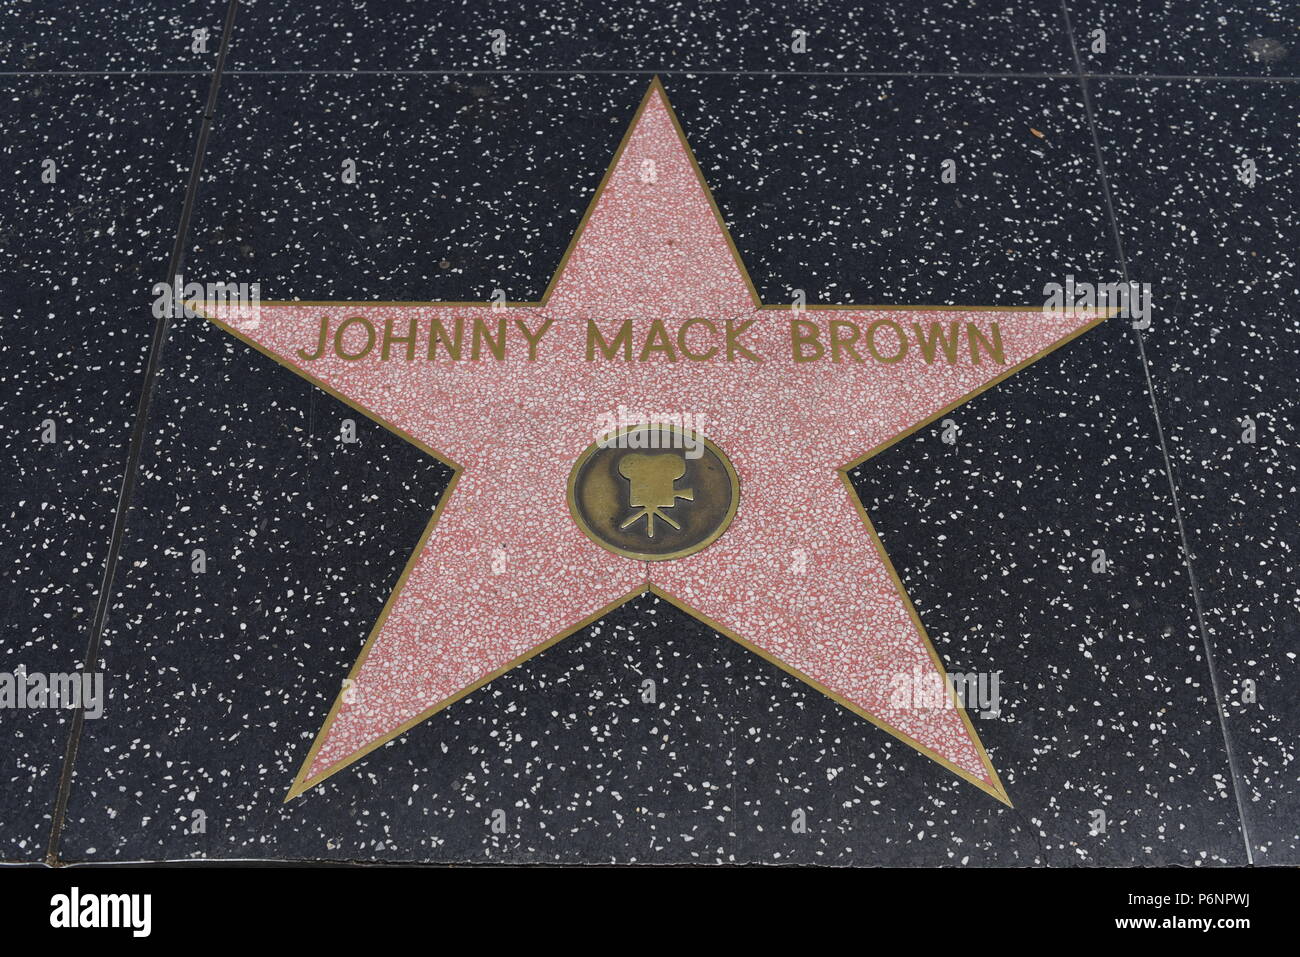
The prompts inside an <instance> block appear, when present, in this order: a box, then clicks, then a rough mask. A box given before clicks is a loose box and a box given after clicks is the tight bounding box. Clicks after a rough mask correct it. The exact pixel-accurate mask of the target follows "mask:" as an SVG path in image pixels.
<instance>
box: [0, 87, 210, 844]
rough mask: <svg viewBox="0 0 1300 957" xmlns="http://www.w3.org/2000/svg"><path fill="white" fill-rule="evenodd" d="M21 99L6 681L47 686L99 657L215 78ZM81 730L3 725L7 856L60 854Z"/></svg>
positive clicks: (11, 258)
mask: <svg viewBox="0 0 1300 957" xmlns="http://www.w3.org/2000/svg"><path fill="white" fill-rule="evenodd" d="M7 86H8V89H7V91H6V93H5V95H4V96H3V97H0V128H3V130H4V132H5V135H4V137H3V138H0V175H3V177H4V179H5V182H6V183H7V184H8V189H7V190H6V193H5V196H6V200H5V202H4V203H3V204H0V302H2V303H3V304H4V305H3V313H0V394H2V395H3V399H2V400H0V401H2V403H3V409H4V423H5V427H4V428H3V429H0V475H3V479H4V480H3V482H0V516H3V520H4V529H5V539H6V543H5V547H4V550H3V559H2V561H3V569H4V588H3V590H2V591H0V607H3V615H2V616H0V627H2V628H3V641H2V642H0V670H3V671H7V672H10V673H13V671H14V669H15V668H18V667H20V666H21V667H25V668H26V669H27V671H28V672H29V673H41V674H47V673H51V672H69V671H74V670H79V669H80V668H81V667H82V664H83V659H84V657H85V651H86V647H87V642H88V641H89V637H90V623H91V618H92V615H93V612H94V608H95V602H96V599H97V596H98V594H99V591H100V586H101V582H102V578H103V574H104V561H105V557H106V555H107V552H108V539H109V530H110V528H111V526H112V523H113V512H114V509H115V508H116V506H117V501H118V490H119V487H120V485H121V479H122V472H123V467H124V463H125V459H126V445H127V441H128V438H129V435H130V429H131V422H132V419H133V417H134V414H135V409H136V403H137V401H138V399H139V392H140V387H141V384H142V380H143V370H144V364H145V358H146V355H147V353H148V350H149V340H150V337H151V335H152V333H153V316H152V315H151V313H150V302H151V296H150V294H149V290H150V287H151V286H152V285H153V283H154V282H156V281H157V278H158V276H160V275H161V274H162V273H163V271H164V270H165V268H166V257H167V252H168V249H169V248H170V244H171V242H172V240H173V238H174V236H175V230H176V222H177V219H178V217H179V215H180V208H181V201H182V198H183V195H184V184H185V170H186V169H187V167H188V164H189V157H190V154H191V153H192V152H193V149H194V145H193V136H194V128H193V125H192V123H191V120H192V118H193V117H194V116H195V115H197V112H198V111H199V110H200V109H201V108H202V101H201V99H200V92H201V89H200V88H201V87H202V86H203V83H202V82H201V81H199V80H197V79H196V78H194V77H141V76H132V77H102V76H67V75H60V76H30V77H29V76H23V77H10V78H9V79H8V81H7ZM47 159H52V160H53V161H54V164H55V165H54V167H53V171H54V182H52V183H50V182H45V181H43V179H42V173H43V172H44V171H45V170H46V169H47V167H45V166H44V161H45V160H47ZM47 423H53V429H54V431H53V438H54V439H55V441H53V442H50V443H47V442H44V441H42V436H43V434H46V429H47V428H48V426H47ZM69 718H70V712H68V711H50V710H39V709H38V710H11V709H5V711H4V712H3V713H2V714H0V808H2V809H3V813H2V814H0V820H2V821H3V822H4V826H3V827H0V859H31V858H33V857H36V858H39V857H43V856H44V853H45V844H46V842H47V841H48V839H49V827H50V823H49V816H50V809H51V807H52V805H53V801H54V791H55V788H56V786H57V781H58V776H59V771H60V766H61V765H62V762H63V754H64V747H65V745H66V743H67V736H68V725H69ZM101 720H102V719H101Z"/></svg>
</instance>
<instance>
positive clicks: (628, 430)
mask: <svg viewBox="0 0 1300 957" xmlns="http://www.w3.org/2000/svg"><path fill="white" fill-rule="evenodd" d="M651 428H653V429H655V430H656V431H661V430H662V429H663V428H665V426H660V425H657V424H655V423H648V424H645V425H625V426H622V427H620V428H618V429H615V430H614V431H613V432H606V433H605V434H604V435H602V436H601V437H600V438H599V439H597V440H596V441H595V442H592V443H591V445H589V446H587V448H586V449H585V450H583V453H582V454H581V455H579V456H578V460H577V461H576V462H574V463H573V468H572V469H570V470H569V482H568V486H567V492H566V499H567V500H568V503H569V515H571V516H572V517H573V521H574V523H575V524H576V525H577V526H578V528H579V529H581V530H582V534H584V535H586V536H587V537H588V538H590V539H591V540H592V541H593V542H595V543H596V544H597V545H599V546H600V547H601V548H603V549H605V551H607V552H613V553H614V554H615V555H622V556H623V557H624V558H635V559H637V560H638V561H643V562H666V561H668V560H670V559H674V558H685V557H686V556H687V555H694V554H695V553H696V552H702V551H704V550H705V549H706V548H708V547H709V546H710V545H712V544H713V543H714V542H716V541H717V540H718V539H719V538H721V537H722V534H723V533H724V532H725V531H726V530H727V529H728V528H730V527H731V521H732V519H734V518H735V517H736V509H738V508H739V507H740V476H738V475H737V474H736V467H735V466H734V465H732V464H731V459H729V458H727V454H726V453H725V452H723V451H722V449H720V448H718V447H717V446H716V445H714V444H713V441H712V440H711V439H709V438H708V437H707V436H705V435H704V433H702V432H698V431H696V430H694V429H692V430H690V431H691V433H692V434H693V435H694V436H695V437H696V438H698V439H702V440H703V441H704V447H705V448H707V449H708V450H709V451H710V452H712V453H713V454H714V455H716V456H717V457H718V461H720V462H721V463H722V466H723V468H725V469H726V470H727V475H728V476H730V477H731V505H730V506H729V507H728V508H727V514H726V515H724V516H723V517H722V521H721V522H719V523H718V527H717V528H715V529H714V530H713V532H712V533H711V534H710V535H709V536H708V537H707V538H704V539H702V540H701V541H699V542H696V543H695V544H694V545H691V546H689V547H687V548H682V549H678V550H677V551H675V552H669V553H667V554H665V555H659V554H647V553H645V552H633V551H629V550H628V549H624V548H619V547H618V546H617V545H611V544H610V543H609V542H607V541H605V540H604V539H602V538H601V537H599V536H598V535H597V534H596V533H595V532H594V531H592V529H591V526H589V525H588V524H587V520H586V519H585V518H583V517H582V513H581V512H579V511H578V507H577V505H576V504H575V503H574V491H575V488H576V486H577V482H578V472H579V471H581V470H582V467H583V466H584V465H586V464H587V460H588V459H590V458H591V457H592V456H593V455H595V454H596V452H598V451H599V450H601V449H603V448H607V447H608V446H606V445H605V444H604V443H606V442H609V441H610V440H611V439H618V438H620V437H622V436H624V435H631V434H632V433H633V432H640V431H642V430H644V429H651ZM666 428H668V429H671V430H672V431H673V432H675V433H677V434H678V435H685V434H686V432H685V431H684V430H682V429H680V428H678V427H677V426H675V425H669V426H666Z"/></svg>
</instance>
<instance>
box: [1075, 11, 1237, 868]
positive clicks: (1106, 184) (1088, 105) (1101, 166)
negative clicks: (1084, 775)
mask: <svg viewBox="0 0 1300 957" xmlns="http://www.w3.org/2000/svg"><path fill="white" fill-rule="evenodd" d="M1061 15H1062V16H1063V17H1064V18H1065V33H1066V36H1067V37H1068V38H1069V41H1070V50H1071V52H1072V53H1073V54H1074V62H1075V64H1076V66H1078V79H1079V87H1080V89H1081V91H1082V93H1083V108H1084V112H1085V113H1086V114H1087V117H1088V129H1089V130H1090V131H1091V132H1092V146H1093V149H1094V151H1095V152H1096V158H1097V171H1098V173H1099V174H1100V176H1101V192H1102V198H1103V199H1104V200H1105V203H1106V215H1107V217H1108V218H1109V219H1110V229H1111V235H1112V237H1113V238H1114V240H1115V250H1116V252H1117V253H1118V255H1119V268H1120V274H1121V276H1122V277H1123V279H1124V282H1125V283H1127V282H1128V281H1129V278H1128V258H1127V256H1126V255H1125V253H1124V240H1123V237H1122V236H1121V235H1120V231H1119V217H1118V216H1116V215H1115V205H1114V202H1113V201H1112V199H1111V192H1110V180H1109V179H1108V178H1107V176H1106V162H1105V159H1104V157H1103V154H1102V150H1101V138H1100V137H1099V136H1098V134H1097V122H1096V117H1095V114H1094V112H1093V109H1092V97H1091V95H1090V94H1089V92H1088V80H1089V79H1090V78H1091V79H1096V77H1089V76H1087V75H1085V74H1084V72H1083V64H1082V61H1081V60H1080V58H1079V48H1078V46H1077V44H1076V43H1075V40H1074V28H1073V26H1072V25H1071V23H1070V11H1069V8H1068V7H1067V5H1066V0H1061ZM1131 331H1132V333H1133V338H1135V339H1136V340H1137V345H1138V357H1139V358H1140V359H1141V360H1142V371H1143V373H1144V375H1145V377H1146V386H1147V395H1148V396H1149V398H1150V399H1151V413H1152V415H1153V416H1154V417H1155V423H1156V438H1157V439H1158V440H1159V444H1160V453H1161V455H1163V456H1164V460H1165V475H1166V477H1167V478H1168V479H1169V494H1170V496H1171V498H1172V501H1173V506H1174V519H1175V520H1176V522H1177V524H1178V537H1179V540H1180V542H1181V544H1182V550H1183V564H1184V565H1185V566H1186V568H1187V581H1188V585H1189V586H1190V588H1191V591H1192V605H1193V608H1194V610H1195V612H1196V627H1197V628H1198V629H1200V632H1201V644H1202V647H1203V648H1204V649H1205V665H1206V668H1207V670H1208V671H1209V673H1210V688H1211V690H1212V691H1213V692H1214V707H1215V710H1216V711H1217V712H1218V718H1219V731H1220V732H1221V733H1222V735H1223V747H1224V751H1225V752H1226V754H1227V758H1228V770H1229V773H1231V774H1232V790H1233V794H1234V796H1235V798H1236V801H1237V819H1238V821H1239V822H1240V825H1241V839H1242V842H1243V843H1244V844H1245V846H1246V863H1247V864H1248V865H1253V864H1254V863H1255V855H1254V853H1253V852H1252V849H1251V843H1250V830H1249V827H1248V825H1247V823H1246V803H1245V796H1244V795H1243V793H1242V785H1241V771H1240V767H1239V765H1238V763H1237V754H1236V751H1235V749H1234V748H1233V746H1232V736H1231V735H1230V734H1229V733H1228V718H1227V711H1226V710H1225V708H1224V705H1223V693H1222V690H1221V688H1220V684H1219V672H1218V669H1217V668H1216V667H1215V664H1214V646H1213V642H1212V641H1211V640H1210V632H1209V630H1208V629H1207V628H1206V627H1205V611H1204V608H1203V607H1202V604H1201V589H1200V586H1199V585H1198V584H1197V582H1196V571H1195V569H1193V567H1192V549H1191V545H1190V542H1189V540H1188V537H1187V527H1186V526H1185V525H1184V523H1183V510H1182V506H1181V505H1180V504H1179V502H1178V482H1177V480H1176V479H1175V478H1174V463H1173V460H1172V459H1171V458H1170V456H1169V446H1168V444H1167V443H1166V441H1165V430H1164V425H1163V423H1162V422H1161V421H1160V407H1159V404H1158V403H1157V401H1156V388H1155V382H1154V380H1153V379H1152V378H1151V363H1150V362H1149V361H1148V360H1147V351H1146V345H1145V343H1144V342H1143V340H1142V333H1141V332H1139V331H1137V330H1131Z"/></svg>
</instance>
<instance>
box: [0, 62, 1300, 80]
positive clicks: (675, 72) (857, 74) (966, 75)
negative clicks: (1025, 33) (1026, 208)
mask: <svg viewBox="0 0 1300 957" xmlns="http://www.w3.org/2000/svg"><path fill="white" fill-rule="evenodd" d="M1076 62H1077V58H1076ZM209 72H210V71H208V70H0V76H13V77H23V76H53V77H57V76H207V75H208V74H209ZM222 75H223V76H560V77H568V76H737V77H743V76H766V77H774V78H775V77H811V78H817V79H835V78H837V77H843V78H845V79H853V78H870V77H887V78H899V79H907V78H911V77H918V78H939V79H943V78H948V79H971V80H1077V79H1078V78H1079V77H1080V76H1083V77H1085V78H1087V79H1092V80H1134V81H1138V82H1168V81H1182V82H1189V83H1211V82H1215V83H1218V82H1228V83H1296V82H1300V76H1243V75H1231V74H1229V75H1225V74H1204V75H1192V74H1181V73H1089V72H1086V71H1081V72H1075V73H1052V72H1042V73H1035V72H1026V73H980V72H962V71H948V72H943V71H933V70H716V69H699V68H694V69H693V68H690V67H661V68H658V69H653V70H645V69H640V68H628V69H622V70H615V69H581V68H572V69H563V70H558V69H551V70H527V69H515V70H494V69H488V68H484V69H462V68H447V69H420V70H415V69H396V70H306V69H297V70H256V69H252V70H223V71H222Z"/></svg>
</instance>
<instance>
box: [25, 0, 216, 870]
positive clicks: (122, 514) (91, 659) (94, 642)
mask: <svg viewBox="0 0 1300 957" xmlns="http://www.w3.org/2000/svg"><path fill="white" fill-rule="evenodd" d="M238 6H239V0H230V3H229V6H228V7H227V8H226V22H225V27H224V28H223V31H222V34H221V47H220V49H218V51H217V60H216V64H215V66H214V67H213V69H212V71H211V76H212V82H211V84H210V85H209V87H208V99H207V103H206V104H205V105H204V108H203V115H202V120H201V124H200V126H199V135H198V141H197V142H196V144H195V147H194V161H193V163H192V164H191V166H190V178H189V182H188V183H187V184H186V187H185V200H184V203H183V205H182V207H181V216H180V220H179V222H178V223H177V227H176V239H175V241H174V242H173V244H172V251H171V258H170V261H169V263H168V266H167V279H168V281H169V282H172V283H174V282H175V281H176V277H177V276H178V275H179V274H180V271H181V268H182V267H183V265H184V262H185V243H186V239H187V238H188V236H189V229H190V218H191V217H192V216H193V214H194V204H195V200H196V198H197V196H198V191H199V181H200V179H201V178H202V175H203V158H204V154H205V153H206V151H207V145H208V134H209V133H210V132H211V129H212V120H213V118H214V117H215V116H216V108H217V94H218V92H219V91H220V89H221V75H222V70H223V67H224V66H225V61H226V53H227V51H228V50H229V47H230V35H231V33H232V32H233V30H234V25H235V10H236V8H237V7H238ZM168 326H169V322H168V320H167V318H166V317H162V318H160V319H159V320H158V321H157V323H156V324H155V326H154V333H153V341H152V343H151V344H150V347H149V361H148V363H147V365H146V366H145V374H144V382H143V384H142V385H141V388H140V402H139V404H138V406H137V408H136V414H135V424H134V425H133V426H132V430H131V443H130V445H129V446H128V449H127V457H126V468H125V470H124V471H123V474H122V485H121V488H120V489H119V492H118V499H117V511H116V513H115V515H114V518H113V532H112V536H111V538H110V539H109V546H108V557H107V559H106V560H105V562H104V577H103V580H102V581H101V583H100V586H99V597H98V599H97V601H96V603H95V617H94V618H93V619H92V622H91V626H90V641H89V643H88V645H87V647H86V656H85V659H84V661H83V662H82V667H83V668H84V669H86V670H90V669H93V668H94V667H95V666H96V663H97V662H98V660H99V650H100V643H101V641H102V640H103V636H104V622H105V619H106V618H107V616H108V603H109V602H110V601H111V600H112V591H113V579H114V577H115V576H116V573H117V564H118V554H119V552H120V551H121V548H122V539H123V536H124V534H125V531H126V516H127V511H128V509H129V508H130V505H131V498H132V494H133V493H134V491H135V483H136V474H137V472H138V471H139V468H140V455H141V451H142V449H143V446H144V434H145V428H146V426H147V425H148V421H149V407H150V405H151V401H152V398H153V389H154V384H155V382H156V380H157V378H158V369H159V366H160V365H161V362H162V352H163V347H164V345H165V344H166V341H167V329H168ZM85 721H86V718H85V711H83V710H81V709H78V710H77V711H76V712H75V713H74V714H73V716H72V728H71V730H70V731H69V732H68V744H67V749H66V751H65V752H64V755H63V770H62V771H61V773H60V775H59V789H58V792H57V793H56V796H55V801H54V808H53V811H52V814H51V824H50V842H49V845H48V847H47V849H46V856H45V863H46V864H48V865H50V866H52V867H57V866H59V863H60V862H59V838H60V836H61V834H62V832H63V821H64V816H65V815H66V813H67V809H68V796H69V794H70V792H71V788H72V769H73V766H74V764H75V763H76V760H77V746H78V745H79V744H80V742H81V732H82V729H83V728H84V726H85Z"/></svg>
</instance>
